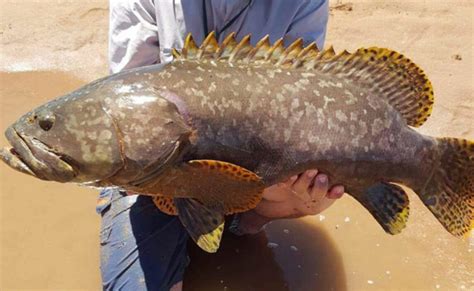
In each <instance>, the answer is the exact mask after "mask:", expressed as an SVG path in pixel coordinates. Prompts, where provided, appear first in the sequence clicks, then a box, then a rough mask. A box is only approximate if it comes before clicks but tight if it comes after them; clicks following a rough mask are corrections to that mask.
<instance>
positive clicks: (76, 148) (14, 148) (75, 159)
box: [0, 87, 123, 184]
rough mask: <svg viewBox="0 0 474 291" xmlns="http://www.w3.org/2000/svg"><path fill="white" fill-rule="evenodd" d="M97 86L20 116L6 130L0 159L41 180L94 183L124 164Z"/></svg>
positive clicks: (82, 89)
mask: <svg viewBox="0 0 474 291" xmlns="http://www.w3.org/2000/svg"><path fill="white" fill-rule="evenodd" d="M101 100H102V98H101V96H100V90H90V88H87V87H83V88H81V89H79V90H77V91H75V92H72V93H71V94H68V95H65V96H63V97H60V98H58V99H56V100H53V101H50V102H48V103H46V104H44V105H42V106H40V107H38V108H36V109H34V110H32V111H31V112H29V113H27V114H25V115H23V116H22V117H20V118H19V119H18V120H17V121H16V122H14V123H13V124H12V125H10V126H9V127H8V128H7V129H6V132H5V135H6V138H7V140H8V141H9V143H10V144H11V147H9V148H3V149H2V150H0V158H1V159H2V160H3V161H4V162H5V163H7V164H8V165H9V166H10V167H12V168H13V169H15V170H17V171H20V172H23V173H26V174H29V175H32V176H34V177H37V178H39V179H42V180H50V181H58V182H76V183H86V184H87V183H95V182H97V181H100V180H102V179H105V178H107V177H110V176H111V175H113V174H114V173H115V172H117V171H118V170H119V169H120V168H121V167H122V166H123V161H122V158H121V149H120V143H119V139H118V137H117V131H116V130H115V128H114V123H113V120H112V119H111V117H110V116H109V115H108V114H107V112H106V111H105V110H104V109H103V108H102V101H101Z"/></svg>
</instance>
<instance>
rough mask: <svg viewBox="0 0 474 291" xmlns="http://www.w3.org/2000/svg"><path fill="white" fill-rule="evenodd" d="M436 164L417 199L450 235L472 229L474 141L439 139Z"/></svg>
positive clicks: (473, 216)
mask: <svg viewBox="0 0 474 291" xmlns="http://www.w3.org/2000/svg"><path fill="white" fill-rule="evenodd" d="M438 150H439V156H440V160H439V164H438V166H437V167H436V168H435V169H434V172H433V175H432V178H431V179H430V181H429V182H428V185H427V186H426V188H425V190H424V192H423V193H421V195H420V197H421V199H422V200H423V203H424V204H425V205H426V206H427V207H428V208H429V209H430V210H431V212H432V213H433V214H434V215H435V216H436V218H437V219H438V220H439V222H441V224H442V225H443V226H444V228H446V229H447V230H448V231H449V232H450V233H451V234H453V235H455V236H458V237H461V236H466V235H468V234H469V232H470V230H472V229H473V228H474V141H469V140H465V139H456V138H439V139H438Z"/></svg>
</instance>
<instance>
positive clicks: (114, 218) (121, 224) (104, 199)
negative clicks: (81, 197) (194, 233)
mask: <svg viewBox="0 0 474 291" xmlns="http://www.w3.org/2000/svg"><path fill="white" fill-rule="evenodd" d="M97 212H98V213H100V214H101V216H102V227H101V233H100V241H101V272H102V285H103V289H104V290H169V288H170V287H171V286H173V285H174V284H175V283H177V282H179V281H182V279H183V274H184V270H185V268H186V266H187V264H188V256H187V252H186V242H187V239H188V235H187V233H186V230H185V229H184V228H183V226H182V224H181V222H180V221H179V219H178V218H177V217H174V216H169V215H166V214H164V213H162V212H161V211H159V210H158V209H157V208H156V206H155V205H154V204H153V202H152V200H151V198H150V197H146V196H137V195H132V196H125V195H124V193H122V192H120V191H119V190H116V189H107V190H104V191H102V192H101V194H100V199H99V203H98V205H97Z"/></svg>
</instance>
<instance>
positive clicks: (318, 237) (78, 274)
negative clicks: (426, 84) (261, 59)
mask: <svg viewBox="0 0 474 291" xmlns="http://www.w3.org/2000/svg"><path fill="white" fill-rule="evenodd" d="M0 7H2V8H1V9H0V16H1V17H0V132H3V131H4V129H5V128H6V127H7V126H8V125H10V124H11V123H12V122H13V121H15V120H16V119H17V118H18V117H19V116H20V115H21V114H23V113H25V112H26V111H28V110H30V109H32V108H34V107H36V106H38V105H40V104H42V103H44V102H46V101H48V100H50V99H52V98H54V97H57V96H59V95H62V94H65V93H67V92H69V91H71V90H74V89H76V88H78V87H79V86H80V85H82V84H85V83H87V82H90V81H93V80H95V79H97V78H99V77H101V76H105V75H106V74H107V73H108V70H107V29H108V24H107V22H108V1H106V0H100V1H99V0H88V1H62V0H57V1H52V0H44V1H12V0H0ZM330 14H331V15H330V21H329V26H328V34H327V40H326V45H328V46H329V45H333V46H334V48H335V50H336V51H337V52H339V51H341V50H344V49H347V50H349V51H353V50H355V49H357V48H359V47H367V46H374V45H376V46H379V47H387V48H391V49H393V50H396V51H399V52H401V53H403V54H404V55H406V56H408V57H409V58H410V59H412V60H413V61H414V62H415V63H416V64H418V65H419V66H420V67H421V68H423V69H424V71H425V72H426V74H427V75H428V77H429V79H430V80H431V82H432V83H433V86H434V90H435V105H434V111H433V113H432V116H431V117H430V119H429V120H428V121H427V122H426V124H425V125H423V126H422V127H421V128H420V129H419V131H420V132H422V133H424V134H428V135H433V136H454V137H464V138H469V139H474V123H473V122H472V119H473V118H472V116H473V113H474V96H473V84H474V69H473V67H474V66H473V58H474V49H473V33H474V30H473V20H472V19H473V17H474V2H472V1H461V0H449V1H423V0H416V1H402V0H393V1H376V0H372V1H370V0H354V1H331V11H330ZM6 145H7V141H6V139H5V138H4V136H3V134H1V137H0V146H2V147H3V146H6ZM409 196H410V199H411V214H410V219H409V223H408V227H407V228H406V229H405V230H404V231H403V233H402V234H399V235H397V236H390V235H387V234H385V233H384V231H383V230H382V229H381V228H380V227H379V225H378V224H377V222H376V221H375V220H374V219H373V218H372V217H371V216H370V214H369V213H368V212H367V211H366V210H365V209H364V208H363V207H362V206H360V205H359V204H358V203H357V202H356V201H355V200H354V199H352V198H351V197H349V196H348V195H346V196H345V197H344V198H343V199H341V200H340V201H338V202H337V203H336V204H335V206H333V207H331V208H330V209H329V210H328V211H326V212H324V213H323V214H322V215H317V216H314V217H307V218H304V219H299V220H285V221H277V222H273V223H271V224H270V225H268V226H267V227H266V229H265V232H264V233H260V234H259V235H256V236H253V237H243V238H239V239H235V238H231V237H226V238H224V242H223V247H222V249H221V250H220V251H219V253H217V254H216V255H210V254H205V253H203V252H201V251H200V250H198V249H196V248H194V247H192V249H191V251H190V257H191V260H192V261H191V264H190V266H189V270H188V272H187V274H186V278H185V290H474V275H473V270H474V245H473V244H472V243H473V241H472V240H471V244H469V241H462V240H459V239H457V238H454V237H452V236H451V235H450V234H449V233H447V232H446V231H445V230H444V229H443V227H442V226H441V225H440V224H439V223H438V222H437V220H436V219H435V218H434V216H433V215H432V214H431V213H430V212H429V210H428V209H427V208H425V207H424V206H423V204H422V203H421V201H420V200H419V199H418V198H417V197H416V195H415V194H414V193H409ZM96 199H97V190H94V189H87V188H80V187H78V186H75V185H69V184H59V183H52V182H42V181H40V180H37V179H33V178H30V177H28V176H26V175H23V174H21V173H18V172H15V171H13V170H11V169H10V168H8V167H7V166H6V165H4V164H3V163H0V210H1V213H0V214H1V216H0V219H1V220H0V245H1V248H0V290H26V289H30V290H31V289H35V290H37V289H42V290H100V289H101V285H100V273H99V239H98V232H99V227H100V218H99V216H98V215H97V214H96V213H95V203H96ZM269 246H270V247H269Z"/></svg>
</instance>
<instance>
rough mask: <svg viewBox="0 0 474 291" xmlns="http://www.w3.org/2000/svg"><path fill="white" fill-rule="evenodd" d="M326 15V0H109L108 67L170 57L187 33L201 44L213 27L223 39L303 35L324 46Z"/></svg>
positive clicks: (113, 69) (115, 68) (116, 69)
mask: <svg viewBox="0 0 474 291" xmlns="http://www.w3.org/2000/svg"><path fill="white" fill-rule="evenodd" d="M327 20H328V0H111V1H110V27H109V64H110V71H111V72H112V73H115V72H119V71H122V70H124V69H129V68H135V67H140V66H145V65H151V64H154V63H157V62H169V61H171V60H172V55H171V49H172V48H177V49H181V48H182V47H183V41H184V37H185V36H186V34H187V33H192V35H193V37H194V39H195V40H196V43H198V44H199V43H201V42H202V40H203V39H204V38H205V36H206V35H207V34H208V33H210V32H211V31H215V32H216V35H217V38H218V40H219V41H222V40H223V39H224V38H225V37H226V36H227V35H228V34H229V33H231V32H236V34H237V35H236V38H237V39H240V38H242V37H243V36H245V35H246V34H249V33H251V34H252V38H251V42H252V43H254V44H255V43H256V42H257V41H258V40H259V39H261V38H262V37H263V36H265V35H266V34H269V35H270V41H272V42H274V41H276V40H277V39H278V38H280V37H283V38H284V41H285V44H287V45H288V44H289V43H291V42H292V41H294V40H295V39H297V38H299V37H302V38H303V39H304V40H305V43H306V44H308V43H310V42H312V41H316V43H317V45H318V46H319V47H320V48H322V46H323V44H324V38H325V33H326V25H327Z"/></svg>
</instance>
